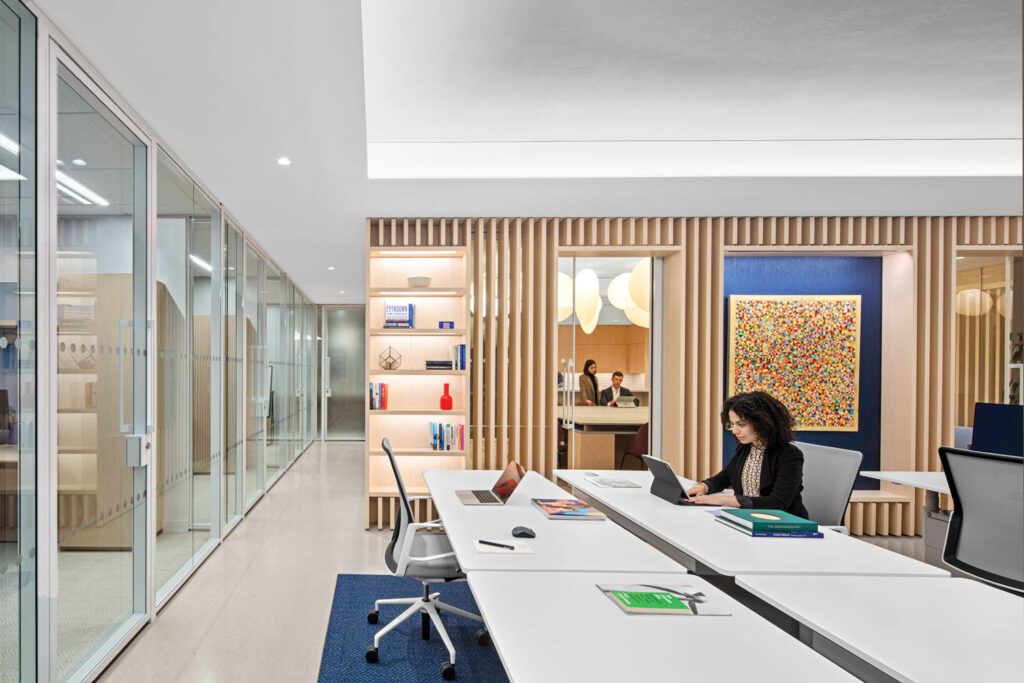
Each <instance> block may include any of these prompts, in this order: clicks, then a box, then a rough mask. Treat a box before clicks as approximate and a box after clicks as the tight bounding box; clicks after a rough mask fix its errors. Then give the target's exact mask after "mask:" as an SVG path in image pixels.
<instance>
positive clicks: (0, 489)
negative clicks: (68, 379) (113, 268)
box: [0, 1, 38, 681]
mask: <svg viewBox="0 0 1024 683" xmlns="http://www.w3.org/2000/svg"><path fill="white" fill-rule="evenodd" d="M35 23H36V22H35V18H34V17H33V16H32V15H31V14H29V13H28V12H27V11H26V10H25V8H24V7H22V6H21V5H20V4H18V3H15V2H10V3H8V2H6V1H0V55H2V56H0V358H2V361H3V362H2V363H0V681H17V680H25V681H31V680H34V679H35V676H36V673H35V672H36V662H35V655H36V638H35V630H36V586H37V582H36V559H35V558H36V514H35V501H36V495H35V494H36V387H37V386H38V382H37V381H36V271H35V264H36V212H35V202H36V159H35V156H36V145H35V141H36V117H35V106H36V101H35V95H36V92H35V80H36V59H35V49H36V39H35Z"/></svg>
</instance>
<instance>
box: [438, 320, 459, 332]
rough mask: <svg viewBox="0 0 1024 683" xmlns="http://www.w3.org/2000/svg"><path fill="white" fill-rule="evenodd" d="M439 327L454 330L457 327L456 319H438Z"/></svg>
mask: <svg viewBox="0 0 1024 683" xmlns="http://www.w3.org/2000/svg"><path fill="white" fill-rule="evenodd" d="M437 329H439V330H454V329H455V321H454V320H438V321H437Z"/></svg>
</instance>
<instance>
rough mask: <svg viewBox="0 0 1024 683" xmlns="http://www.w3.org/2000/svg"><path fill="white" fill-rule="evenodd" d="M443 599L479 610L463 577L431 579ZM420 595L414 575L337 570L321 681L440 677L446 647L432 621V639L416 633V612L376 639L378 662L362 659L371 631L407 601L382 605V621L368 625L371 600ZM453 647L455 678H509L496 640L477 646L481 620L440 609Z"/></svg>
mask: <svg viewBox="0 0 1024 683" xmlns="http://www.w3.org/2000/svg"><path fill="white" fill-rule="evenodd" d="M430 590H431V592H440V593H441V600H442V601H443V602H446V603H448V604H449V605H453V606H454V607H461V608H462V609H464V610H468V611H470V612H473V613H474V614H479V613H480V612H479V610H478V609H477V606H476V602H474V600H473V594H472V593H471V592H470V590H469V586H468V585H467V584H466V583H465V582H459V583H436V584H431V586H430ZM422 594H423V584H421V583H420V582H419V581H414V580H413V579H406V578H398V577H394V576H379V575H375V574H339V575H338V582H337V584H336V585H335V587H334V604H333V605H332V606H331V621H330V623H329V624H328V625H327V637H326V639H325V640H324V654H323V657H322V658H321V660H320V679H319V680H320V683H341V682H344V683H375V682H377V681H388V682H392V681H401V682H403V683H404V682H406V681H409V682H411V681H442V680H443V679H442V678H441V664H443V663H444V662H447V661H448V650H447V649H446V648H445V646H444V641H442V640H441V636H440V635H438V633H437V631H436V629H434V628H433V626H431V629H430V640H423V639H422V638H420V618H419V615H417V616H414V617H412V618H410V619H409V620H407V621H406V622H405V623H404V624H402V625H401V626H399V627H398V628H397V629H395V630H394V631H392V632H390V633H388V634H387V635H386V636H384V638H382V639H381V641H380V649H379V654H380V661H378V662H377V663H376V664H370V663H369V662H367V661H366V658H365V654H366V648H367V647H369V646H370V645H373V636H374V634H375V633H376V632H377V631H378V630H379V629H382V628H384V626H386V625H387V623H388V622H389V621H391V620H392V619H394V618H395V617H397V616H398V615H399V614H401V613H402V611H403V610H404V609H405V607H406V606H405V605H381V610H380V623H379V624H369V623H367V621H366V613H367V612H369V611H370V610H371V609H373V601H374V600H378V599H383V598H411V597H413V596H417V595H422ZM441 620H442V621H444V624H445V628H447V629H448V635H449V637H450V638H451V639H452V644H453V645H454V646H455V654H456V659H455V671H456V673H457V675H458V678H457V679H456V680H458V681H481V682H485V683H502V682H503V681H508V677H507V676H506V675H505V669H504V668H503V667H502V666H501V660H500V659H498V653H497V652H496V651H495V649H494V645H488V646H487V647H480V646H479V645H478V644H477V642H476V637H475V634H476V630H477V629H478V628H480V626H481V624H478V623H477V622H474V621H471V620H469V619H465V618H463V617H457V616H455V615H451V614H442V615H441Z"/></svg>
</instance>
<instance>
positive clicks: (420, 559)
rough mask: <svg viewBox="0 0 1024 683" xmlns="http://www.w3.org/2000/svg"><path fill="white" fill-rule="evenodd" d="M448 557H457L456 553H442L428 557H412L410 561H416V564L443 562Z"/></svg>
mask: <svg viewBox="0 0 1024 683" xmlns="http://www.w3.org/2000/svg"><path fill="white" fill-rule="evenodd" d="M446 557H455V553H454V552H450V553H441V554H440V555H427V556H426V557H410V558H408V559H410V560H415V561H416V562H431V561H433V560H443V559H444V558H446Z"/></svg>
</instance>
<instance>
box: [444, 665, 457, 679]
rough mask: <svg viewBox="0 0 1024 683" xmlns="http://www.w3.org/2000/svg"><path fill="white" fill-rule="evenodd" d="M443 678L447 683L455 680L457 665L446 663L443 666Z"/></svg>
mask: <svg viewBox="0 0 1024 683" xmlns="http://www.w3.org/2000/svg"><path fill="white" fill-rule="evenodd" d="M441 678H443V679H444V680H446V681H454V680H455V665H454V664H452V663H451V662H445V663H444V664H442V665H441Z"/></svg>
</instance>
